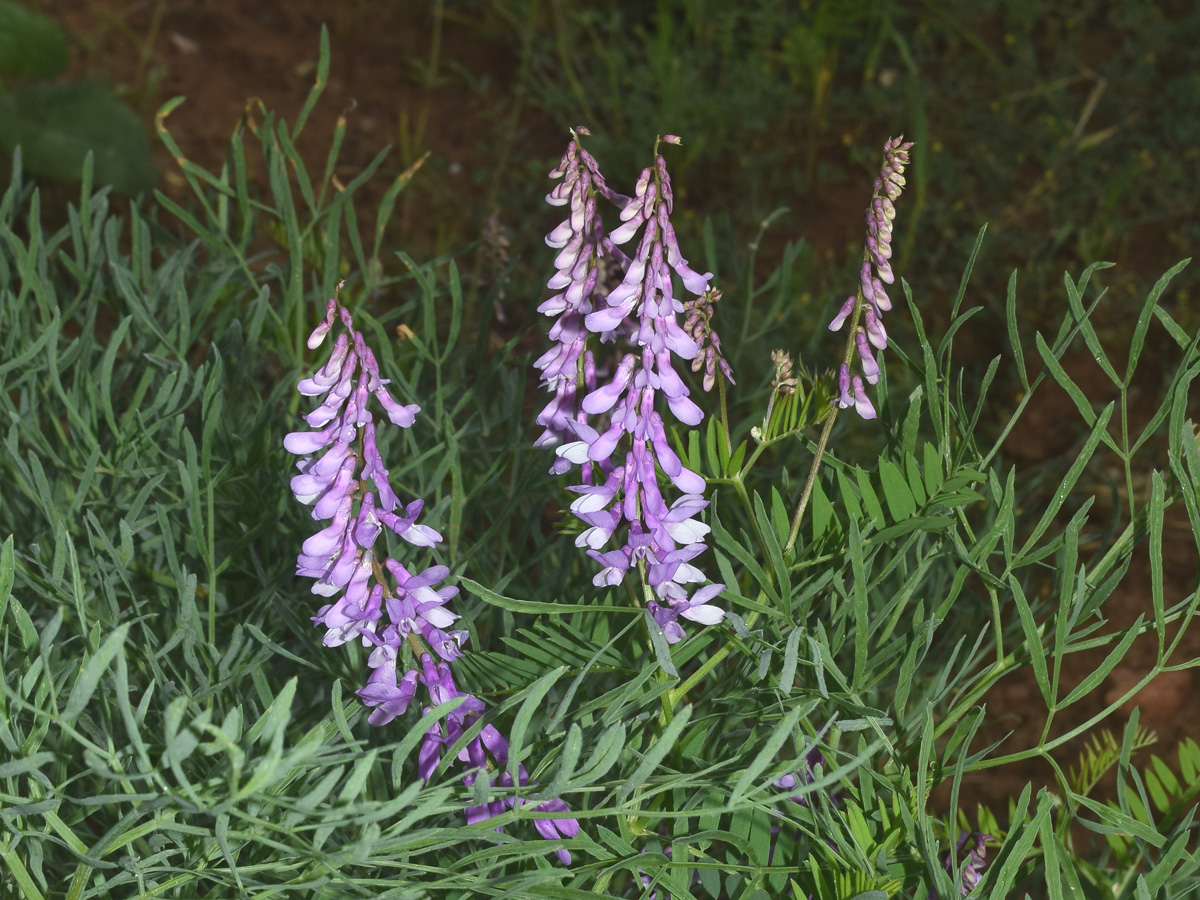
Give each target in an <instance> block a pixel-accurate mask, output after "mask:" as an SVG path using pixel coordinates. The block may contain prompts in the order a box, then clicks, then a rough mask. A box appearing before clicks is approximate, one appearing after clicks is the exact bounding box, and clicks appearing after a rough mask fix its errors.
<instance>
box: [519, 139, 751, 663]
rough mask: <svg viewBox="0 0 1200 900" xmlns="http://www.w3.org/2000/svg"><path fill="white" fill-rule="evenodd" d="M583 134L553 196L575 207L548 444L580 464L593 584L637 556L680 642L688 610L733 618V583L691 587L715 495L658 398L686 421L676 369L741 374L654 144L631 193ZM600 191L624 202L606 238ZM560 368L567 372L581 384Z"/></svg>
mask: <svg viewBox="0 0 1200 900" xmlns="http://www.w3.org/2000/svg"><path fill="white" fill-rule="evenodd" d="M583 133H585V132H584V131H583V130H582V129H576V130H575V131H574V132H573V133H572V140H571V143H570V144H569V145H568V148H567V153H566V155H565V156H564V157H563V162H562V164H560V166H559V168H558V169H556V170H555V171H554V172H552V173H551V175H552V176H554V177H562V178H563V182H562V184H560V185H559V186H558V187H556V188H555V190H554V191H553V192H551V194H550V195H549V196H548V197H547V200H548V201H550V202H551V203H552V204H555V205H561V204H564V203H567V202H568V201H569V202H570V204H571V217H570V218H569V219H568V220H567V221H566V222H564V223H562V224H561V225H559V226H558V228H556V229H555V230H554V231H552V232H551V234H550V236H549V237H548V238H547V243H549V244H550V245H551V246H554V247H562V248H563V249H562V251H561V252H560V253H559V255H558V257H557V258H556V259H555V268H556V269H557V270H558V273H557V274H556V275H555V276H554V277H553V278H552V279H551V280H550V282H549V287H550V288H552V289H555V290H559V289H561V290H562V293H561V294H560V295H557V296H556V297H554V298H552V299H551V300H549V301H546V303H544V304H543V305H542V309H543V311H546V312H550V313H553V314H558V315H559V316H560V318H559V321H558V322H556V323H555V326H554V327H553V328H552V329H551V331H550V337H551V339H552V340H555V341H557V342H558V345H557V347H555V348H552V349H551V351H550V352H548V353H547V354H545V355H544V356H543V357H542V358H541V359H540V360H538V363H537V366H538V368H539V369H541V370H542V372H543V381H544V383H546V384H547V386H548V387H552V388H554V390H555V399H554V400H553V401H551V404H550V405H549V406H548V407H547V408H546V410H545V411H543V415H542V416H541V417H539V419H538V422H539V424H543V425H545V426H546V427H547V431H546V432H545V433H543V435H542V437H541V438H539V439H538V444H539V445H542V446H545V445H550V444H552V443H557V444H558V447H557V450H556V454H555V455H556V463H555V466H554V467H553V468H552V470H551V471H554V472H565V471H567V470H568V469H569V468H570V467H571V466H572V465H579V466H580V467H581V472H582V478H581V480H582V482H583V483H582V484H579V485H576V486H574V487H572V488H570V490H571V491H573V492H575V493H576V494H578V496H577V498H576V499H575V500H574V501H573V502H572V504H571V511H572V512H573V513H574V514H575V515H576V516H577V517H579V518H580V519H581V520H582V521H583V522H584V523H585V524H586V525H587V526H588V528H587V529H586V530H585V531H584V532H583V533H582V534H581V535H580V537H579V539H578V540H577V541H576V543H577V544H578V545H579V546H581V547H586V548H587V553H588V555H589V556H591V557H592V558H593V559H595V560H596V561H597V562H598V563H599V564H600V566H601V570H600V572H599V573H598V574H597V575H596V577H595V579H594V583H595V584H596V586H597V587H611V586H615V585H617V584H620V583H621V581H622V580H623V579H624V578H625V575H626V574H627V573H628V571H629V570H630V569H631V568H636V569H638V570H639V571H640V572H641V573H642V577H643V583H644V584H645V586H646V588H647V589H648V591H649V595H648V598H647V607H648V608H649V609H650V612H651V613H652V615H653V618H654V621H655V622H657V623H658V625H659V627H661V628H662V630H663V634H664V635H665V636H666V638H667V640H668V641H669V642H671V643H675V642H677V641H679V640H681V639H682V638H683V637H684V634H685V633H684V630H683V628H682V626H681V625H680V622H679V620H680V619H681V618H682V619H685V620H689V621H692V622H696V623H699V624H715V623H716V622H719V621H721V620H722V619H723V618H724V615H725V614H724V612H723V611H722V610H720V609H718V608H716V607H713V606H709V605H708V604H709V601H711V600H713V599H714V598H715V597H716V596H717V595H718V594H719V593H720V592H721V591H722V590H724V585H708V586H707V587H702V588H700V589H698V590H696V591H695V592H693V593H689V589H688V588H686V587H684V585H687V584H694V583H695V582H697V581H703V580H704V579H703V576H700V577H697V575H698V574H699V570H698V569H696V568H694V567H693V566H691V565H690V564H689V565H686V566H684V565H682V563H681V561H680V560H678V559H677V558H676V557H675V556H673V554H677V553H678V552H679V551H680V550H681V548H682V549H688V548H695V549H694V550H693V549H688V552H687V558H688V559H690V558H692V557H693V556H695V555H696V554H697V553H699V552H701V551H702V550H703V549H704V543H703V539H704V536H705V534H706V533H707V526H704V525H702V524H701V523H700V522H699V520H698V519H696V518H695V515H696V514H698V513H699V512H700V511H701V510H703V509H704V507H705V506H707V501H706V500H704V499H703V496H702V495H703V491H704V479H703V478H702V477H701V476H700V475H699V474H697V473H695V472H693V471H691V470H690V469H688V468H687V467H685V466H684V465H683V463H682V461H681V460H680V459H679V457H678V455H677V454H676V452H675V450H674V449H673V448H672V446H671V443H670V441H669V440H668V437H667V431H666V425H665V422H664V419H663V414H662V413H660V412H659V410H658V408H657V406H658V402H659V398H660V397H661V398H662V403H663V404H665V406H666V408H667V410H668V411H669V412H670V414H671V416H672V417H673V418H674V419H675V420H676V421H677V422H679V423H680V424H682V425H684V426H689V427H694V426H696V425H698V424H699V423H700V422H701V420H702V419H703V416H704V413H703V411H702V410H701V409H700V407H698V406H697V405H696V404H695V403H694V402H693V401H692V400H691V397H690V392H689V390H688V388H687V385H686V384H685V383H684V381H683V379H682V378H681V377H680V376H679V373H678V371H677V370H676V365H677V361H679V360H682V361H692V363H693V365H692V369H693V371H699V370H700V369H701V368H703V369H704V370H705V377H704V383H705V389H706V390H707V389H709V388H711V387H712V385H713V383H714V382H715V379H716V372H717V369H718V368H719V369H720V371H721V372H722V374H724V375H725V377H727V378H729V380H730V381H731V382H732V380H733V378H732V375H731V373H730V370H729V365H728V363H727V362H726V361H725V360H724V359H723V358H722V357H721V354H720V339H719V338H718V337H717V335H716V333H715V332H714V331H713V329H712V323H711V320H712V304H713V303H715V302H716V300H717V299H719V297H720V293H719V292H717V291H715V290H713V289H712V287H711V285H710V283H709V282H710V281H711V279H712V274H711V273H705V274H700V273H698V272H696V271H695V270H694V269H692V268H691V266H690V265H689V264H688V261H687V259H685V258H684V256H683V254H682V252H681V250H680V247H679V241H678V238H677V236H676V234H675V228H674V226H673V225H672V223H671V219H670V216H671V212H672V209H673V205H674V195H673V192H672V188H671V179H670V176H669V175H668V173H667V164H666V160H664V159H663V157H661V156H659V155H658V154H657V145H656V148H655V151H656V152H655V162H654V165H653V166H651V167H648V168H646V169H644V170H643V171H642V174H641V176H640V177H639V178H638V180H637V184H636V186H635V188H634V194H633V197H632V198H628V197H623V196H621V195H618V194H615V193H613V192H612V191H611V190H610V189H609V188H608V187H607V185H606V184H605V182H604V180H603V179H602V178H601V177H600V173H599V170H598V168H597V167H596V165H595V160H594V159H592V157H591V156H590V155H588V154H587V153H586V151H584V150H583V149H582V148H581V147H580V146H579V135H580V134H583ZM660 142H664V143H679V138H677V137H675V136H674V135H667V136H665V137H663V138H660ZM597 196H602V197H604V198H605V199H608V200H610V201H612V202H614V203H616V204H617V205H618V206H620V207H621V212H620V221H621V223H622V224H620V225H618V226H617V227H616V228H615V229H614V230H613V231H612V232H611V233H610V234H609V235H607V236H605V235H604V232H603V225H602V223H601V221H600V218H599V216H598V215H597V214H596V211H595V199H596V197H597ZM639 234H640V235H641V236H640V239H638V241H637V247H636V250H634V252H633V254H632V256H627V255H625V253H624V252H623V251H621V250H620V249H619V247H620V245H622V244H627V243H629V242H630V241H633V240H634V238H636V237H637V236H638V235H639ZM585 263H586V264H585ZM605 265H606V266H608V269H607V272H608V273H609V274H611V275H614V276H619V282H618V283H616V284H615V285H614V286H611V287H609V286H607V283H605V282H604V279H603V278H602V275H603V273H604V270H603V269H602V267H603V266H605ZM676 279H678V282H679V283H681V284H682V286H683V289H684V291H685V292H686V294H690V295H693V296H692V297H691V298H689V299H688V301H687V304H686V305H685V303H684V302H683V301H682V300H681V298H680V297H677V296H676V294H675V291H676V287H675V282H676ZM612 280H613V281H616V280H617V279H616V277H613V278H612ZM684 313H686V314H687V320H686V322H685V327H680V325H679V322H678V321H677V316H679V315H680V314H684ZM596 342H598V343H599V344H600V345H601V346H603V345H606V344H613V345H614V347H615V348H616V349H617V350H618V353H619V359H618V361H617V364H616V366H615V368H613V369H612V370H611V371H612V374H611V377H609V378H608V379H607V380H601V379H600V378H599V377H598V373H597V368H598V367H597V365H596V364H595V357H594V355H593V354H594V352H595V351H593V350H591V349H589V346H590V344H592V343H596ZM570 361H582V362H581V364H575V363H573V365H575V369H574V371H572V370H571V367H570V366H569V365H568V364H567V363H568V362H570ZM554 378H558V379H568V378H569V379H571V380H572V381H571V386H569V387H568V386H566V385H565V384H564V382H563V381H562V380H558V381H554V380H553V379H554ZM576 401H578V402H576ZM569 404H575V405H573V406H569ZM556 417H557V418H556ZM591 417H607V423H606V424H604V423H593V422H592V421H591ZM660 472H661V473H662V475H663V476H665V477H666V479H667V480H668V481H670V482H671V484H672V485H673V486H674V487H675V488H676V489H678V490H679V491H680V492H682V494H683V497H682V498H680V499H679V500H677V501H675V503H672V504H668V502H667V499H666V498H665V497H664V496H663V489H662V488H663V486H662V485H660V483H659V473H660ZM622 523H624V524H626V525H627V526H628V528H627V530H626V531H625V544H624V546H621V547H619V548H616V549H609V550H605V549H604V547H605V546H606V545H607V544H608V543H609V542H610V541H612V540H614V535H616V534H617V533H618V532H619V531H620V526H621V524H622Z"/></svg>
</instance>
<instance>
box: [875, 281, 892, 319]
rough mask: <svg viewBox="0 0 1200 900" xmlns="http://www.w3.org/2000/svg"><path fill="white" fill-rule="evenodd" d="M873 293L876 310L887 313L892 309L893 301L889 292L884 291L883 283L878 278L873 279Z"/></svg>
mask: <svg viewBox="0 0 1200 900" xmlns="http://www.w3.org/2000/svg"><path fill="white" fill-rule="evenodd" d="M871 292H872V294H873V295H874V298H875V300H874V302H875V308H876V309H878V310H880V311H881V312H887V311H888V310H889V309H891V308H892V301H891V299H890V298H889V297H888V295H887V292H886V291H885V290H884V289H883V282H881V281H880V280H879V279H878V278H872V279H871Z"/></svg>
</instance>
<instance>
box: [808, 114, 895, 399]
mask: <svg viewBox="0 0 1200 900" xmlns="http://www.w3.org/2000/svg"><path fill="white" fill-rule="evenodd" d="M910 149H912V142H911V141H909V142H906V141H904V138H903V137H897V138H891V139H890V140H889V141H888V142H887V143H886V144H884V145H883V165H882V166H881V167H880V170H879V177H877V178H876V179H875V188H874V194H873V196H872V197H871V203H870V205H869V206H868V207H867V213H866V217H867V237H866V240H865V242H864V246H863V257H862V266H861V269H860V271H859V290H858V294H857V295H855V296H854V297H851V298H850V299H849V300H847V301H846V303H845V304H844V305H843V306H842V308H841V310H839V312H838V314H837V315H836V316H835V317H834V319H833V321H832V322H831V323H830V324H829V329H830V331H837V330H838V329H839V328H841V327H842V324H843V323H844V322H845V321H846V320H847V319H850V321H851V325H852V328H853V334H852V337H851V340H852V341H853V345H851V344H847V347H846V364H844V365H842V367H841V370H840V371H839V373H838V391H839V397H838V405H839V406H840V407H841V408H843V409H845V408H847V407H849V406H851V405H853V406H854V409H855V411H856V412H858V414H859V415H860V416H862V417H863V418H864V419H873V418H875V415H876V413H875V407H874V406H872V405H871V401H870V400H868V399H867V395H866V392H865V391H864V390H863V388H862V379H863V378H865V379H866V380H867V381H868V382H869V383H870V384H875V383H876V382H878V381H879V363H878V362H877V361H876V359H875V355H874V354H873V353H872V352H871V347H872V346H873V347H875V348H876V349H878V350H885V349H887V341H888V338H887V330H886V329H885V328H884V327H883V318H882V317H883V314H884V313H885V312H887V311H889V310H890V309H891V308H892V301H891V298H889V297H888V295H887V291H886V290H885V289H884V283H887V284H893V283H894V282H895V280H896V278H895V275H894V273H893V272H892V266H891V262H890V260H891V258H892V221H893V220H894V219H895V217H896V207H895V201H896V199H897V198H899V196H900V192H901V189H902V188H903V187H904V174H903V173H904V167H905V166H906V165H907V164H908V162H909V155H908V151H909V150H910ZM860 317H861V318H860ZM860 323H861V324H860ZM868 344H869V345H870V346H868ZM855 349H857V351H858V360H859V365H860V367H861V369H862V376H861V377H860V376H858V375H855V376H854V379H853V393H851V384H852V382H851V380H850V373H849V362H850V361H851V359H852V356H851V354H852V353H853V351H854V350H855Z"/></svg>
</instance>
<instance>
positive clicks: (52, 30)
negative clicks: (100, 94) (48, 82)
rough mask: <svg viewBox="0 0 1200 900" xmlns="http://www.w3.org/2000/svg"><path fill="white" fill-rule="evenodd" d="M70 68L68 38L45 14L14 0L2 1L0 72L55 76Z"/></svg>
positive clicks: (0, 5) (32, 76)
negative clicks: (33, 10) (32, 10)
mask: <svg viewBox="0 0 1200 900" xmlns="http://www.w3.org/2000/svg"><path fill="white" fill-rule="evenodd" d="M66 67H67V41H66V38H64V37H63V33H62V31H61V30H60V29H59V27H58V26H57V25H55V24H54V22H53V21H51V20H50V19H47V18H46V17H45V16H42V15H38V14H37V13H35V12H31V11H30V10H28V9H26V8H25V7H24V6H22V5H21V4H19V3H14V2H13V0H3V2H0V73H4V74H7V75H17V76H23V77H26V78H52V77H53V76H55V75H57V74H59V73H60V72H61V71H63V69H65V68H66Z"/></svg>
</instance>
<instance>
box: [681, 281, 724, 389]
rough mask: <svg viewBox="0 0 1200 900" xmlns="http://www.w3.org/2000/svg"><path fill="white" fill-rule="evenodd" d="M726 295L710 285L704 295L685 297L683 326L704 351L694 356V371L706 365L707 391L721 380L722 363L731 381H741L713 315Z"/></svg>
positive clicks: (705, 379) (705, 380)
mask: <svg viewBox="0 0 1200 900" xmlns="http://www.w3.org/2000/svg"><path fill="white" fill-rule="evenodd" d="M722 296H723V295H722V293H721V292H720V291H718V290H716V289H714V288H709V289H708V290H707V291H705V292H704V293H703V294H702V295H701V296H699V297H693V298H692V299H690V300H685V301H684V304H683V312H684V316H685V317H684V320H683V330H684V331H686V332H687V333H688V336H689V337H691V339H692V340H693V341H695V342H696V346H697V347H699V348H700V352H699V353H697V354H696V358H695V359H693V360H692V371H693V372H699V371H700V369H701V368H703V369H704V391H705V393H707V392H708V391H711V390H712V389H713V385H715V384H716V383H717V368H718V367H719V368H720V370H721V374H722V375H724V376H725V377H726V378H727V379H729V383H730V384H737V382H736V381H734V380H733V370H732V369H730V368H729V360H727V359H725V357H724V356H723V355H722V354H721V338H720V336H719V335H718V334H717V332H716V331H715V330H714V329H713V327H712V319H713V315H714V314H715V313H716V309H715V307H716V305H717V301H718V300H720V299H721V297H722Z"/></svg>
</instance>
